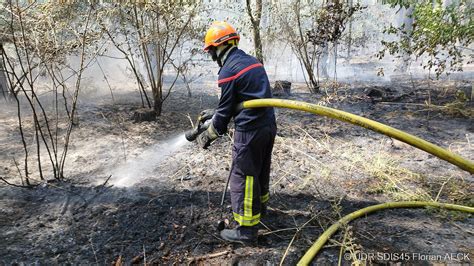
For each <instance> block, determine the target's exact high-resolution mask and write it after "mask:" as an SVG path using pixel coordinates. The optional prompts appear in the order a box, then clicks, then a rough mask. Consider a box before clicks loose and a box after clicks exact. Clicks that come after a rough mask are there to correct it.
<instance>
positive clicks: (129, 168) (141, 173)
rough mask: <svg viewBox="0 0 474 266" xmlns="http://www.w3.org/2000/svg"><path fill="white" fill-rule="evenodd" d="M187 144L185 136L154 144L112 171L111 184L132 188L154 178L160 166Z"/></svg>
mask: <svg viewBox="0 0 474 266" xmlns="http://www.w3.org/2000/svg"><path fill="white" fill-rule="evenodd" d="M187 144H189V142H188V141H187V140H186V138H185V137H184V134H180V135H178V136H175V137H173V138H171V139H169V140H167V141H164V142H162V143H157V144H154V145H153V146H151V147H150V148H148V149H146V150H145V151H143V152H142V153H141V154H140V155H139V156H137V157H135V158H131V159H128V160H127V161H126V162H125V163H124V164H123V165H120V166H119V167H118V168H115V169H114V170H112V178H111V180H110V183H111V184H113V185H115V186H117V187H130V186H133V185H135V184H137V183H139V182H140V181H142V180H144V179H146V178H150V177H154V176H155V175H156V174H155V170H156V168H157V167H158V165H159V164H160V163H161V162H162V161H163V160H165V159H166V158H168V157H169V156H170V155H173V154H175V153H176V152H177V151H179V150H180V149H181V148H182V147H184V146H185V145H187Z"/></svg>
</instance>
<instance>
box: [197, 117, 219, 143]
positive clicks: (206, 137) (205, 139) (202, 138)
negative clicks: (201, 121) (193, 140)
mask: <svg viewBox="0 0 474 266" xmlns="http://www.w3.org/2000/svg"><path fill="white" fill-rule="evenodd" d="M205 125H206V126H207V129H206V131H204V132H202V133H201V134H200V135H199V136H198V137H197V142H198V144H199V146H201V147H202V148H203V149H207V147H209V145H211V143H212V142H213V141H214V140H215V139H217V138H218V137H219V134H218V133H217V131H216V129H215V128H214V125H213V124H212V119H211V120H208V121H206V123H205Z"/></svg>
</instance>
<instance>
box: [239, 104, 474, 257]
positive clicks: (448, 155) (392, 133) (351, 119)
mask: <svg viewBox="0 0 474 266" xmlns="http://www.w3.org/2000/svg"><path fill="white" fill-rule="evenodd" d="M240 107H241V108H258V107H280V108H288V109H294V110H300V111H305V112H309V113H313V114H317V115H323V116H327V117H331V118H335V119H338V120H340V121H343V122H348V123H351V124H354V125H357V126H361V127H364V128H367V129H370V130H373V131H375V132H379V133H382V134H384V135H386V136H389V137H392V138H394V139H397V140H400V141H403V142H405V143H407V144H410V145H411V146H414V147H416V148H418V149H421V150H424V151H426V152H428V153H430V154H432V155H434V156H436V157H438V158H440V159H443V160H445V161H448V162H450V163H452V164H454V165H456V166H458V167H459V168H461V169H463V170H465V171H468V172H469V173H471V174H474V163H473V162H471V161H469V160H467V159H464V158H463V157H461V156H459V155H457V154H454V153H452V152H450V151H448V150H446V149H443V148H441V147H439V146H437V145H434V144H432V143H430V142H427V141H425V140H423V139H420V138H418V137H416V136H413V135H410V134H408V133H405V132H403V131H401V130H398V129H396V128H393V127H390V126H387V125H384V124H382V123H379V122H376V121H373V120H370V119H367V118H364V117H361V116H358V115H354V114H351V113H347V112H344V111H340V110H336V109H333V108H329V107H324V106H319V105H316V104H311V103H306V102H300V101H292V100H282V99H258V100H249V101H245V102H243V103H242V104H241V106H240ZM427 206H430V207H437V208H443V209H449V210H457V211H463V212H468V213H474V208H472V207H468V206H462V205H455V204H447V203H438V202H427V201H401V202H387V203H382V204H377V205H373V206H369V207H366V208H363V209H361V210H358V211H355V212H353V213H350V214H348V215H346V216H344V217H343V218H342V219H340V220H339V221H338V222H337V223H335V224H333V225H332V226H331V227H329V228H328V229H327V230H326V231H325V232H324V233H323V234H322V235H321V236H320V237H319V238H318V240H316V242H315V243H314V244H313V245H312V246H311V248H310V249H308V250H307V251H306V253H305V255H304V256H303V257H302V258H301V260H300V261H299V262H298V265H308V264H309V263H310V262H311V261H312V260H313V258H314V257H315V256H316V254H317V253H318V252H319V251H320V250H321V248H322V247H323V246H324V244H325V243H326V242H327V240H328V239H329V238H330V237H331V236H332V235H333V234H334V233H335V232H336V231H337V230H338V229H339V228H340V227H341V226H342V225H344V224H347V223H349V222H350V221H352V220H354V219H357V218H359V217H361V216H363V215H367V214H369V213H372V212H375V211H378V210H383V209H390V208H421V207H427Z"/></svg>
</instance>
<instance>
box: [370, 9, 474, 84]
mask: <svg viewBox="0 0 474 266" xmlns="http://www.w3.org/2000/svg"><path fill="white" fill-rule="evenodd" d="M387 2H391V3H390V4H391V5H392V6H396V5H397V4H398V5H403V6H411V7H413V13H412V15H411V16H412V17H413V19H414V23H413V26H412V29H411V30H410V31H407V30H406V28H405V27H404V26H405V25H401V26H400V27H395V26H393V25H391V26H390V27H388V28H386V29H385V31H384V32H385V33H388V34H391V35H395V36H396V37H398V39H397V40H394V41H382V44H383V45H384V49H382V50H381V51H380V52H379V54H378V56H379V58H382V57H383V56H384V55H385V53H386V52H388V53H389V54H391V55H400V54H408V55H412V56H414V57H415V58H416V59H422V65H423V67H424V68H425V69H429V70H434V72H435V74H436V77H439V76H440V75H441V74H443V73H449V72H452V71H462V69H463V64H464V62H465V55H464V54H463V51H464V50H466V49H467V50H470V51H471V52H470V57H471V58H470V59H469V60H472V59H474V58H473V56H472V50H471V48H469V46H470V45H471V44H472V41H473V38H474V22H473V17H474V12H473V4H472V3H469V2H468V1H460V2H459V3H455V4H452V5H449V6H447V7H443V6H442V2H441V1H440V0H437V1H435V2H434V3H433V1H416V2H411V1H387Z"/></svg>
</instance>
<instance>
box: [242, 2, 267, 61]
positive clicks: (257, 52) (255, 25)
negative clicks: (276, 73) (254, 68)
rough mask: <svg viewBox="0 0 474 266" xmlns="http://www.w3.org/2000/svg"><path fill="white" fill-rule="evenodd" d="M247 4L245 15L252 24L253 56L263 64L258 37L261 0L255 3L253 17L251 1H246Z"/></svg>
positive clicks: (261, 46) (260, 39) (259, 38)
mask: <svg viewBox="0 0 474 266" xmlns="http://www.w3.org/2000/svg"><path fill="white" fill-rule="evenodd" d="M246 3H247V14H248V16H249V17H250V22H251V23H252V32H253V44H254V48H255V56H256V57H257V59H258V60H259V61H260V62H262V64H263V45H262V38H261V36H260V21H261V20H262V0H256V1H255V5H256V7H255V16H254V15H253V13H252V6H251V1H250V0H246Z"/></svg>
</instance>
